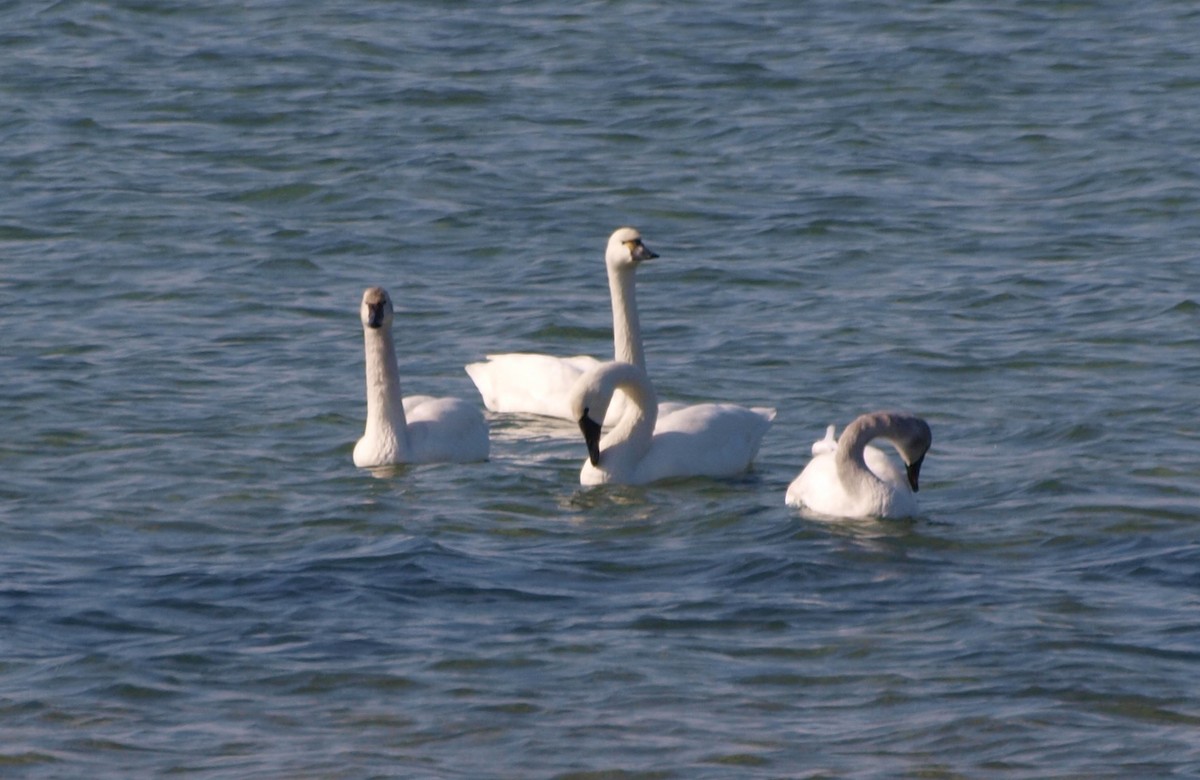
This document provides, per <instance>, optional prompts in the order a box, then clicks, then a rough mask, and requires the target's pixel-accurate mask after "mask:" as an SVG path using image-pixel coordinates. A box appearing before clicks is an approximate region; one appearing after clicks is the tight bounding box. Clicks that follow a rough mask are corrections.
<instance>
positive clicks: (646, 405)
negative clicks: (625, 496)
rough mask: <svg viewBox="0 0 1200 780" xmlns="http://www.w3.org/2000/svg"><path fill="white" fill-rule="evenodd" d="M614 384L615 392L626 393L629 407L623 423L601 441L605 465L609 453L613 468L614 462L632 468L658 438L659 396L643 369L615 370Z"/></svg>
mask: <svg viewBox="0 0 1200 780" xmlns="http://www.w3.org/2000/svg"><path fill="white" fill-rule="evenodd" d="M611 380H612V383H611V387H612V391H613V392H615V391H617V390H620V391H622V392H624V393H625V395H626V396H627V397H628V399H629V403H628V404H626V406H625V413H624V414H623V415H621V419H619V420H617V424H616V425H614V426H613V428H612V430H610V431H609V432H608V433H607V434H606V435H605V436H604V438H603V439H601V440H600V457H601V463H602V464H604V459H605V453H608V461H609V464H611V465H610V467H611V468H616V467H617V463H615V462H614V461H619V462H620V463H621V464H624V465H626V466H628V467H630V468H632V467H633V466H635V465H636V464H637V462H638V461H640V460H641V459H642V456H644V455H645V454H646V451H647V450H649V449H650V442H651V440H652V439H653V438H654V426H655V425H656V424H657V423H658V396H657V395H656V394H655V392H654V388H653V387H651V386H650V384H649V383H648V382H647V381H646V379H645V373H644V372H643V371H642V370H641V369H634V368H630V367H629V366H623V365H621V366H619V367H618V368H615V369H614V370H613V373H612V374H611Z"/></svg>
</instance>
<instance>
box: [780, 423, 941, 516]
mask: <svg viewBox="0 0 1200 780" xmlns="http://www.w3.org/2000/svg"><path fill="white" fill-rule="evenodd" d="M833 434H834V427H833V426H832V425H831V426H829V428H828V430H826V432H825V438H824V439H822V440H820V441H818V442H816V443H815V444H813V446H812V453H813V458H812V460H811V461H809V463H808V465H807V466H805V467H804V470H803V471H801V472H800V474H799V476H797V477H796V479H795V480H793V481H792V484H791V485H789V486H788V489H787V497H786V503H787V504H788V506H796V507H805V508H807V509H810V510H812V511H813V512H816V513H818V514H822V515H829V516H832V517H883V518H896V517H912V516H913V515H915V514H916V513H917V497H916V492H917V490H918V478H919V476H920V473H921V464H922V463H923V462H924V460H925V453H926V452H928V451H929V447H930V445H931V444H932V442H933V434H932V432H931V431H930V430H929V424H928V423H926V422H925V421H924V420H922V419H921V418H920V417H915V416H913V415H910V414H902V413H896V412H874V413H871V414H864V415H861V416H859V417H858V418H857V419H855V420H854V422H852V423H850V424H849V425H847V426H846V429H845V430H844V431H842V435H841V437H840V438H838V439H837V440H836V441H835V440H834V437H833ZM874 439H884V440H886V441H888V442H890V443H891V444H892V445H893V446H894V447H895V448H896V450H897V451H898V452H899V453H900V457H901V458H902V459H903V460H904V463H905V467H906V468H905V469H904V470H903V471H902V470H901V469H900V468H899V467H897V466H896V464H895V462H894V461H893V460H892V459H891V458H889V457H888V456H887V455H886V454H884V453H883V451H882V450H879V449H878V448H876V447H870V446H867V445H868V443H869V442H871V441H872V440H874Z"/></svg>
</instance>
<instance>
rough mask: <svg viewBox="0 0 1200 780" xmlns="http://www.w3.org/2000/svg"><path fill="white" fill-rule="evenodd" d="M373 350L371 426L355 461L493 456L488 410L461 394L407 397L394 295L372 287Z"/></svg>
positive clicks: (368, 307) (365, 312)
mask: <svg viewBox="0 0 1200 780" xmlns="http://www.w3.org/2000/svg"><path fill="white" fill-rule="evenodd" d="M361 314H362V324H363V341H364V342H365V343H366V352H367V429H366V431H365V432H364V433H363V436H362V438H361V439H359V440H358V443H357V444H356V445H354V465H355V466H359V467H369V466H384V465H387V464H391V463H433V462H443V461H451V462H458V463H461V462H467V461H475V460H487V457H488V427H487V422H486V421H485V420H484V419H483V414H482V413H481V412H480V411H479V409H477V408H476V407H474V406H471V405H469V404H468V403H467V402H466V401H463V400H462V399H459V398H433V397H431V396H428V395H414V396H409V397H408V398H404V399H401V396H400V370H399V368H398V367H397V364H396V350H395V347H394V346H393V344H392V320H393V317H394V314H393V310H392V299H391V296H389V295H388V294H387V290H385V289H383V288H382V287H369V288H367V291H366V292H364V293H363V299H362V311H361Z"/></svg>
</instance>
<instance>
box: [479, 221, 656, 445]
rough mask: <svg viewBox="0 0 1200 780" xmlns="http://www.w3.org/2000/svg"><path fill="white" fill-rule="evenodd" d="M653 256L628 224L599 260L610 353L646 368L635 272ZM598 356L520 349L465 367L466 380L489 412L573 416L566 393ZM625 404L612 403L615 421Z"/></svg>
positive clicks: (569, 418) (621, 359) (613, 420)
mask: <svg viewBox="0 0 1200 780" xmlns="http://www.w3.org/2000/svg"><path fill="white" fill-rule="evenodd" d="M655 257H658V255H656V254H655V253H654V252H651V251H650V250H649V249H648V248H647V247H646V245H645V244H643V243H642V236H641V234H640V233H639V232H638V231H637V230H635V229H634V228H631V227H623V228H618V229H617V230H616V231H615V232H614V233H613V234H612V235H611V236H610V237H609V239H608V248H607V249H606V250H605V253H604V263H605V265H606V266H607V267H608V289H609V294H610V296H611V297H612V312H613V354H614V357H615V358H616V359H617V360H619V361H622V362H625V363H632V364H634V365H635V366H637V367H639V368H641V369H642V370H643V371H644V370H645V368H646V358H645V355H644V353H643V352H642V331H641V327H640V325H639V324H638V311H637V299H636V295H635V287H634V272H635V271H636V270H637V267H638V265H639V264H641V263H642V262H643V261H645V260H651V259H653V258H655ZM599 364H600V361H599V360H597V359H596V358H594V357H591V356H589V355H577V356H575V357H567V358H561V357H554V356H553V355H539V354H532V353H525V352H515V353H509V354H503V355H488V356H487V360H486V361H484V362H480V363H471V364H469V365H467V366H466V370H467V373H468V374H469V375H470V376H471V381H473V382H474V383H475V386H476V387H477V388H479V394H480V395H481V396H483V404H484V406H486V407H487V408H488V409H490V410H491V411H493V412H507V413H524V414H540V415H545V416H547V417H558V418H561V419H564V420H574V419H575V418H573V417H572V416H571V408H570V404H569V403H568V401H567V394H568V393H569V392H570V390H571V387H572V386H573V385H574V384H575V382H576V380H578V379H579V377H580V376H581V375H582V374H583V372H584V371H587V370H588V369H590V368H594V367H595V366H597V365H599ZM623 408H624V404H623V403H622V402H618V403H616V404H613V409H612V416H611V418H610V419H609V420H607V422H608V423H609V424H612V423H614V422H615V421H616V420H617V418H618V417H619V416H620V414H621V411H622V409H623Z"/></svg>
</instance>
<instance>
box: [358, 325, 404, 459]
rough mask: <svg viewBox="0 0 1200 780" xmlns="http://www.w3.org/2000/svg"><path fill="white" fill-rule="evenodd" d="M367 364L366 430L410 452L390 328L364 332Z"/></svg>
mask: <svg viewBox="0 0 1200 780" xmlns="http://www.w3.org/2000/svg"><path fill="white" fill-rule="evenodd" d="M363 341H364V343H365V345H366V362H367V430H368V431H376V432H378V433H379V434H382V435H384V436H392V437H394V438H395V439H396V442H397V444H398V445H399V447H400V449H401V451H407V449H408V424H407V421H406V420H405V418H404V399H403V397H402V396H401V395H400V368H399V366H398V365H397V364H396V349H395V347H394V346H393V344H392V332H391V329H389V328H363Z"/></svg>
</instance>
